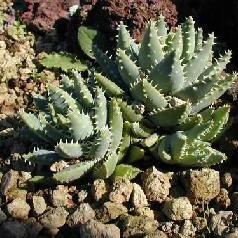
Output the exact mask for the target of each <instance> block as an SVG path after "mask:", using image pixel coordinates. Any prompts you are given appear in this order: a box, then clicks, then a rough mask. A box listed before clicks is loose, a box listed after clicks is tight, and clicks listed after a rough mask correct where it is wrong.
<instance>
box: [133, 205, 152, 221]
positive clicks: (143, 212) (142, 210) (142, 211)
mask: <svg viewBox="0 0 238 238" xmlns="http://www.w3.org/2000/svg"><path fill="white" fill-rule="evenodd" d="M134 214H135V215H136V216H144V217H149V218H151V219H155V212H154V211H153V210H151V209H150V208H149V207H137V208H135V210H134Z"/></svg>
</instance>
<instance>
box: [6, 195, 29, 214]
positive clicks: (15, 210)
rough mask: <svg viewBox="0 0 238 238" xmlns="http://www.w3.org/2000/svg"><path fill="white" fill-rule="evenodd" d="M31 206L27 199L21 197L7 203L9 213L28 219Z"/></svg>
mask: <svg viewBox="0 0 238 238" xmlns="http://www.w3.org/2000/svg"><path fill="white" fill-rule="evenodd" d="M30 209H31V207H30V206H29V205H28V204H27V203H26V201H24V200H21V199H19V198H17V199H15V200H13V201H12V202H11V203H9V204H8V205H7V211H8V213H9V214H10V215H11V216H12V217H14V218H16V219H27V218H28V214H29V212H30Z"/></svg>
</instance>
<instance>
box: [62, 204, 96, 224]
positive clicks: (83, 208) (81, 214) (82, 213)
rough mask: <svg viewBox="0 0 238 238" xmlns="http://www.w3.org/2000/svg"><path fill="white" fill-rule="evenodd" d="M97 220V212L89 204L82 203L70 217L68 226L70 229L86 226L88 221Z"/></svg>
mask: <svg viewBox="0 0 238 238" xmlns="http://www.w3.org/2000/svg"><path fill="white" fill-rule="evenodd" d="M94 218H95V212H94V210H93V209H92V207H91V206H90V205H89V204H88V203H81V204H80V205H79V207H78V208H77V209H76V210H75V211H74V212H73V214H71V215H69V217H68V221H67V224H68V225H69V226H70V227H74V226H79V225H82V224H85V223H86V222H87V221H89V220H91V219H94Z"/></svg>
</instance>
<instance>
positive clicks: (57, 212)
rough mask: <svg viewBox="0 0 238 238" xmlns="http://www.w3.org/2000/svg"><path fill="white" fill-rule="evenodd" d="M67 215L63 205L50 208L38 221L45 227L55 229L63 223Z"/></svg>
mask: <svg viewBox="0 0 238 238" xmlns="http://www.w3.org/2000/svg"><path fill="white" fill-rule="evenodd" d="M68 215H69V213H68V212H67V211H66V210H65V209H64V208H63V207H56V208H51V209H50V210H49V211H47V212H46V213H44V214H42V215H41V216H40V217H39V222H40V223H41V224H42V226H43V227H45V228H47V229H57V228H59V227H61V226H63V225H64V224H65V222H66V218H67V216H68Z"/></svg>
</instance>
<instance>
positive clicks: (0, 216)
mask: <svg viewBox="0 0 238 238" xmlns="http://www.w3.org/2000/svg"><path fill="white" fill-rule="evenodd" d="M6 220H7V216H6V214H5V213H4V212H3V211H2V209H1V208H0V224H2V223H3V222H5V221H6Z"/></svg>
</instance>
